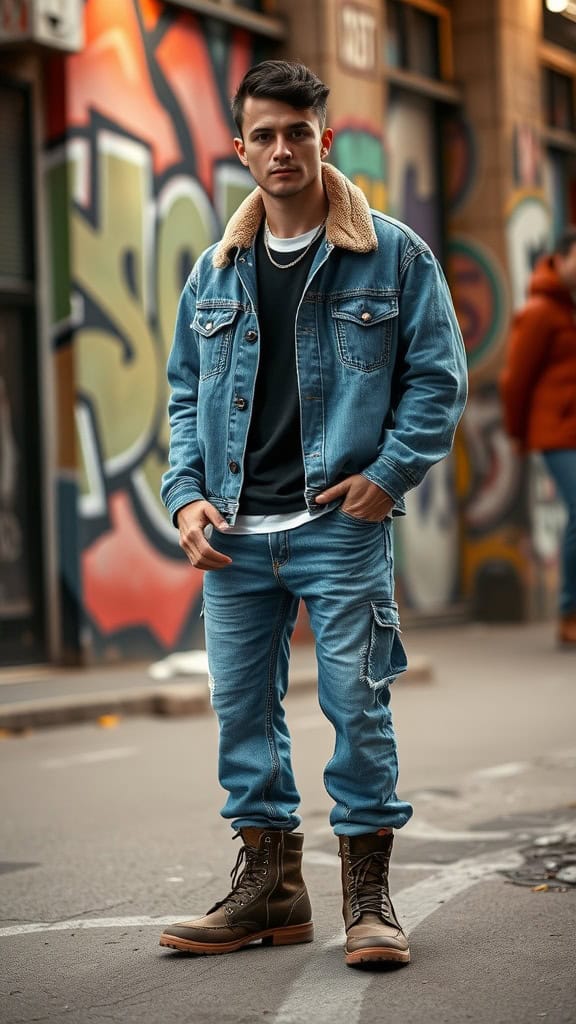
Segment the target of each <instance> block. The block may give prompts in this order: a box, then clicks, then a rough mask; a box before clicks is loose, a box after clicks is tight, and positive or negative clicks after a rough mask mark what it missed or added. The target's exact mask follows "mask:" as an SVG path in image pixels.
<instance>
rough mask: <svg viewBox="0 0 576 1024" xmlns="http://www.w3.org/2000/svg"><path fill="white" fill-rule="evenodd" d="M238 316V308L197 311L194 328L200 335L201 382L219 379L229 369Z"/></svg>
mask: <svg viewBox="0 0 576 1024" xmlns="http://www.w3.org/2000/svg"><path fill="white" fill-rule="evenodd" d="M237 315H238V310H237V309H236V307H232V308H231V307H229V306H228V307H221V308H218V309H214V308H209V309H208V308H206V309H198V308H197V309H196V316H195V318H194V323H193V324H192V328H193V330H195V331H196V332H197V334H198V345H199V350H200V380H207V378H208V377H217V376H218V375H219V374H221V373H223V372H224V370H225V369H226V368H227V366H228V363H229V360H230V349H231V346H232V337H233V333H234V321H235V320H236V317H237Z"/></svg>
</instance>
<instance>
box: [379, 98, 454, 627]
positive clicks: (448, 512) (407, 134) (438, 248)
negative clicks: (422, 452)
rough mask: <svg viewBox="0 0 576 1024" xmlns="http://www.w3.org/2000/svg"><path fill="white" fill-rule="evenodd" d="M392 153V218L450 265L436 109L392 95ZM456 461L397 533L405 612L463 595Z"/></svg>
mask: <svg viewBox="0 0 576 1024" xmlns="http://www.w3.org/2000/svg"><path fill="white" fill-rule="evenodd" d="M386 132H387V140H388V145H389V149H390V193H389V200H390V201H389V212H390V213H391V214H392V216H395V217H397V218H398V219H399V220H402V221H404V222H405V223H407V224H409V225H410V227H412V228H413V229H414V230H415V231H417V232H418V234H419V235H421V236H422V237H423V238H424V239H425V240H426V241H427V242H428V244H429V245H430V247H431V249H432V250H433V252H434V253H435V254H436V255H437V256H438V257H439V259H441V260H442V259H443V256H444V251H443V250H444V230H443V219H442V208H443V182H442V180H441V178H440V173H439V170H440V138H439V135H438V119H437V113H436V105H435V103H434V102H433V101H432V100H430V99H428V98H426V97H422V96H417V95H413V94H410V93H407V92H403V91H401V90H392V92H391V96H390V102H389V106H388V114H387V123H386ZM454 466H455V463H454V458H453V457H449V458H448V459H446V460H445V461H444V462H442V463H440V464H439V465H438V466H434V468H433V469H432V470H431V471H430V472H429V473H428V475H427V477H426V479H425V480H424V481H423V483H422V484H420V486H419V487H417V488H416V489H415V490H413V491H410V492H409V493H408V494H407V495H406V508H407V512H408V515H407V516H406V519H403V520H402V521H399V522H398V523H397V525H396V529H395V550H396V577H397V583H398V592H399V596H400V598H401V600H402V603H403V605H404V607H406V608H409V609H411V610H412V611H414V612H416V613H419V614H434V615H436V614H442V613H444V612H446V611H448V610H449V609H450V608H451V606H453V605H454V603H455V602H456V601H457V600H458V597H459V586H460V580H459V565H460V526H459V514H458V506H457V502H456V490H455V486H456V485H455V473H454Z"/></svg>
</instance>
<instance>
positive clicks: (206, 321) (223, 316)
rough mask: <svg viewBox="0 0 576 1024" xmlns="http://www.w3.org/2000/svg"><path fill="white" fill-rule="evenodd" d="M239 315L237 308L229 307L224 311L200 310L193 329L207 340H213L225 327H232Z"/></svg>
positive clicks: (197, 312)
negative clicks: (214, 335) (213, 336)
mask: <svg viewBox="0 0 576 1024" xmlns="http://www.w3.org/2000/svg"><path fill="white" fill-rule="evenodd" d="M237 313H238V310H237V309H236V308H234V307H233V308H230V307H229V306H228V307H226V308H224V309H198V310H197V311H196V316H195V317H194V323H193V324H192V327H193V328H194V330H195V331H198V333H199V334H202V335H203V336H204V337H205V338H211V337H212V335H213V334H218V331H221V330H223V328H224V327H231V326H232V324H233V323H234V320H235V319H236V315H237Z"/></svg>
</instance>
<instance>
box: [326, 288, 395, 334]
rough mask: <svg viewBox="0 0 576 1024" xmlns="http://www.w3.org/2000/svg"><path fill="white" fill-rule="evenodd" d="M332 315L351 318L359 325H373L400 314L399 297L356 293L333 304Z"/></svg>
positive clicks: (341, 318)
mask: <svg viewBox="0 0 576 1024" xmlns="http://www.w3.org/2000/svg"><path fill="white" fill-rule="evenodd" d="M332 316H333V317H335V318H336V319H337V320H351V321H352V322H353V323H355V324H357V325H358V326H359V327H372V326H373V325H374V324H378V323H381V322H382V320H388V319H389V318H390V317H392V316H398V298H397V296H396V295H386V296H380V297H379V298H377V297H375V296H372V295H354V296H351V297H349V298H347V299H340V300H339V301H338V302H335V303H334V304H333V306H332Z"/></svg>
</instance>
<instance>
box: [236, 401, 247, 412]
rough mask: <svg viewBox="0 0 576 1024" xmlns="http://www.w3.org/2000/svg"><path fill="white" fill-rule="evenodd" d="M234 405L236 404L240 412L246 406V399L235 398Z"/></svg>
mask: <svg viewBox="0 0 576 1024" xmlns="http://www.w3.org/2000/svg"><path fill="white" fill-rule="evenodd" d="M234 405H235V406H236V408H237V409H240V410H241V411H242V412H243V411H244V409H247V408H248V402H247V401H246V399H245V398H235V399H234Z"/></svg>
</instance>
